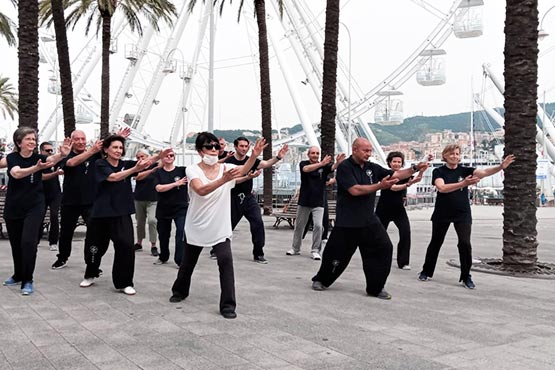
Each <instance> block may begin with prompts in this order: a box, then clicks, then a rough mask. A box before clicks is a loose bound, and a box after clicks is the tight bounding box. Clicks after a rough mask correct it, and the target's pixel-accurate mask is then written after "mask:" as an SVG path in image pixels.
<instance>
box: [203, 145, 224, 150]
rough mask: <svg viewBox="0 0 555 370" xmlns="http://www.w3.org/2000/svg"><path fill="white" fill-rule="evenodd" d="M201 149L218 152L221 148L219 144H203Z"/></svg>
mask: <svg viewBox="0 0 555 370" xmlns="http://www.w3.org/2000/svg"><path fill="white" fill-rule="evenodd" d="M202 147H203V148H204V149H206V150H212V149H216V150H220V149H221V148H222V147H221V146H220V144H204V145H203V146H202Z"/></svg>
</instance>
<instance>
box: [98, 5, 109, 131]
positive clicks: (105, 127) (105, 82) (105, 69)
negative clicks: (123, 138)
mask: <svg viewBox="0 0 555 370" xmlns="http://www.w3.org/2000/svg"><path fill="white" fill-rule="evenodd" d="M101 15H102V75H101V77H100V80H101V82H100V95H101V97H100V137H101V138H105V137H107V136H108V134H109V133H110V122H109V119H110V37H111V33H112V31H111V21H112V16H111V15H110V14H109V13H108V12H107V11H106V12H102V11H101Z"/></svg>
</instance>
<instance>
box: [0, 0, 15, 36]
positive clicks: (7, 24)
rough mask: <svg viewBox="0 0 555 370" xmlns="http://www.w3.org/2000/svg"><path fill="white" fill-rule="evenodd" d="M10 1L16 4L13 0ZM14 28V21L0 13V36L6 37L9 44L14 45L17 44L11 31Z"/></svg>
mask: <svg viewBox="0 0 555 370" xmlns="http://www.w3.org/2000/svg"><path fill="white" fill-rule="evenodd" d="M12 3H13V4H14V6H15V5H16V2H15V0H12ZM14 28H15V23H14V22H13V21H12V20H11V19H10V18H9V17H8V16H6V15H5V14H4V13H0V36H2V37H4V38H5V39H6V41H7V42H8V45H9V46H15V45H16V44H17V42H16V39H15V34H14V32H13V29H14Z"/></svg>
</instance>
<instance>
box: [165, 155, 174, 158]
mask: <svg viewBox="0 0 555 370" xmlns="http://www.w3.org/2000/svg"><path fill="white" fill-rule="evenodd" d="M166 157H168V158H173V157H175V154H168V155H167V156H166Z"/></svg>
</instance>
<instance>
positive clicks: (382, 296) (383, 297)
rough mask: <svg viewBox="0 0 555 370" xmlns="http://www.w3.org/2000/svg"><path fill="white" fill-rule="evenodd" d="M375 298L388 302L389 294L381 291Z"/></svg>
mask: <svg viewBox="0 0 555 370" xmlns="http://www.w3.org/2000/svg"><path fill="white" fill-rule="evenodd" d="M376 298H379V299H386V300H389V299H391V294H389V293H388V292H386V291H385V290H383V289H382V291H381V292H379V293H378V294H377V295H376Z"/></svg>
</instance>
